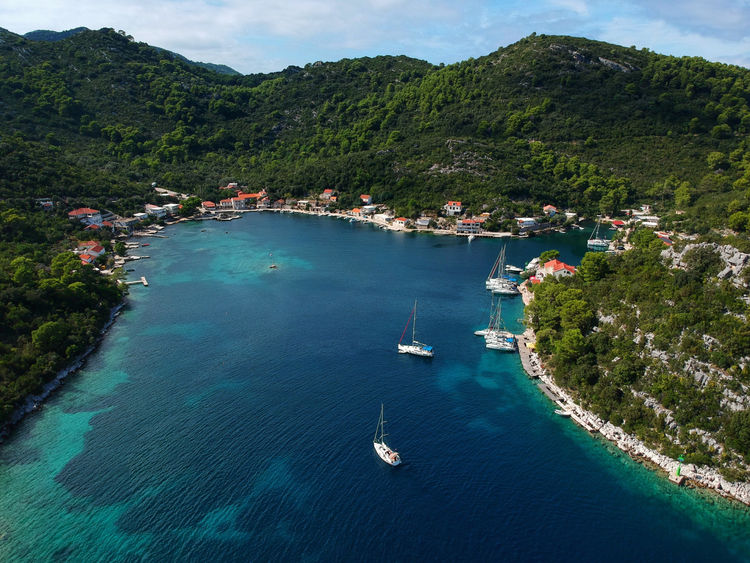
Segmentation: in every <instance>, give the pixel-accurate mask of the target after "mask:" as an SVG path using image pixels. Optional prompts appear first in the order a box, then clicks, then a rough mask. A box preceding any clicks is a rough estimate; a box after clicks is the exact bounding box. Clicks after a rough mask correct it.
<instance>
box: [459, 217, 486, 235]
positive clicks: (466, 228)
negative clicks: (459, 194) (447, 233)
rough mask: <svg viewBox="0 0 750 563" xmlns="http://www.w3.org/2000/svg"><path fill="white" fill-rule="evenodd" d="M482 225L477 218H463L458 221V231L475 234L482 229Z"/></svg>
mask: <svg viewBox="0 0 750 563" xmlns="http://www.w3.org/2000/svg"><path fill="white" fill-rule="evenodd" d="M481 226H482V224H481V223H480V222H479V221H477V220H476V219H462V220H460V221H459V222H458V223H456V233H461V234H468V235H475V234H478V233H479V232H480V231H481Z"/></svg>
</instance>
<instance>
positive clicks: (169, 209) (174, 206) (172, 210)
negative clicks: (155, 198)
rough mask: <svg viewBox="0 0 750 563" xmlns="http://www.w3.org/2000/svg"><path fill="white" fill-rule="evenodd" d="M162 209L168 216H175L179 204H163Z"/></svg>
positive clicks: (178, 210) (178, 209)
mask: <svg viewBox="0 0 750 563" xmlns="http://www.w3.org/2000/svg"><path fill="white" fill-rule="evenodd" d="M163 207H164V209H165V210H166V212H167V213H168V214H169V215H177V214H178V213H179V212H180V204H179V203H165V204H164V206H163Z"/></svg>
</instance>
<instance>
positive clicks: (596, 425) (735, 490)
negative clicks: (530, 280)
mask: <svg viewBox="0 0 750 563" xmlns="http://www.w3.org/2000/svg"><path fill="white" fill-rule="evenodd" d="M520 288H521V297H522V299H523V303H524V305H528V304H529V302H530V301H531V299H532V298H533V294H532V293H531V292H530V291H529V289H528V287H527V285H526V283H525V282H524V283H523V284H521V286H520ZM517 338H518V348H519V354H523V355H527V357H528V360H527V361H523V360H522V365H523V368H524V371H526V373H527V375H528V376H529V377H531V378H538V379H539V380H540V381H541V382H542V384H543V385H544V386H546V389H548V390H549V391H551V392H552V394H553V395H554V396H556V397H557V398H558V400H557V401H555V399H554V398H553V397H552V396H551V395H550V394H549V393H547V392H546V391H545V390H544V389H542V390H543V391H545V394H546V395H547V396H548V397H549V398H550V400H553V401H555V402H556V403H557V404H558V405H560V407H561V408H563V409H565V410H566V411H568V412H569V413H570V418H571V419H572V420H573V421H574V422H575V423H576V424H578V425H579V426H581V427H582V428H584V429H586V430H588V431H589V432H590V433H591V434H595V433H599V434H600V435H601V436H603V437H604V438H606V439H607V440H609V441H610V442H612V443H613V444H614V445H615V446H617V448H619V449H620V450H622V451H623V452H625V453H627V454H628V455H629V456H630V457H631V458H633V459H635V460H636V461H645V462H647V463H648V465H653V466H655V467H657V468H658V469H661V470H662V471H664V472H665V473H666V474H667V477H668V478H669V480H670V481H671V482H672V483H675V484H676V485H682V484H683V483H686V484H688V486H692V487H696V488H705V489H710V490H712V491H714V492H716V493H717V494H719V495H721V496H722V497H725V498H728V499H732V500H736V501H738V502H741V503H743V504H745V505H748V506H750V483H745V482H733V481H728V480H727V479H725V478H724V477H723V476H722V475H721V474H720V473H719V472H718V471H717V470H716V469H714V468H713V467H709V466H707V465H700V466H699V465H695V464H692V463H686V464H684V465H681V464H680V462H678V461H677V460H674V459H672V458H670V457H668V456H666V455H664V454H661V453H659V452H657V451H655V450H653V449H651V448H649V447H648V446H646V444H645V443H643V442H642V441H641V440H639V439H638V438H637V437H636V436H634V435H632V434H628V433H627V432H625V430H623V429H622V428H620V427H619V426H615V425H614V424H612V423H611V422H605V421H603V420H602V419H601V418H599V417H598V416H597V415H595V414H594V413H592V412H590V411H587V410H586V409H584V408H583V407H581V406H580V405H579V404H578V403H576V402H575V401H574V399H573V397H572V396H571V395H570V394H569V393H568V392H567V391H565V390H564V389H563V388H561V387H559V386H558V385H557V384H556V383H555V381H554V379H553V377H552V374H551V373H549V372H548V371H547V370H546V369H545V368H544V364H542V362H541V359H540V358H539V356H538V354H537V353H536V351H535V350H533V344H534V343H535V342H536V335H535V334H534V331H533V329H531V328H527V329H526V330H525V331H524V332H523V334H520V335H518V336H517ZM529 345H531V347H530V346H529ZM522 349H523V352H521V350H522ZM540 387H541V384H540ZM678 468H679V470H680V473H679V475H677V470H678Z"/></svg>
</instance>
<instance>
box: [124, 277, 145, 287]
mask: <svg viewBox="0 0 750 563" xmlns="http://www.w3.org/2000/svg"><path fill="white" fill-rule="evenodd" d="M138 283H142V284H143V285H144V287H148V280H147V279H146V276H141V279H139V280H133V281H128V282H125V285H135V284H138Z"/></svg>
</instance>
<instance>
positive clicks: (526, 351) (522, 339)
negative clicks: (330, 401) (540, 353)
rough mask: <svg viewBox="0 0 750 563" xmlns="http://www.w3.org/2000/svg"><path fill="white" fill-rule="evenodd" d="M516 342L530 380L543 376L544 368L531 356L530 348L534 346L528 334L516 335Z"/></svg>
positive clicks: (522, 363)
mask: <svg viewBox="0 0 750 563" xmlns="http://www.w3.org/2000/svg"><path fill="white" fill-rule="evenodd" d="M516 341H517V342H518V355H519V356H520V357H521V365H522V366H523V370H524V371H525V372H526V375H528V376H529V377H530V378H532V379H536V378H537V377H539V376H540V375H541V372H542V367H541V365H539V363H538V361H537V360H536V359H535V358H532V356H531V354H532V349H531V348H529V344H532V345H533V342H532V341H531V339H530V338H529V337H528V335H527V334H526V333H523V334H518V335H516ZM553 400H554V399H553Z"/></svg>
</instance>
